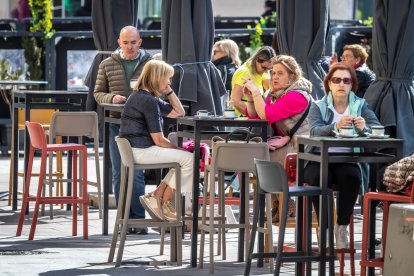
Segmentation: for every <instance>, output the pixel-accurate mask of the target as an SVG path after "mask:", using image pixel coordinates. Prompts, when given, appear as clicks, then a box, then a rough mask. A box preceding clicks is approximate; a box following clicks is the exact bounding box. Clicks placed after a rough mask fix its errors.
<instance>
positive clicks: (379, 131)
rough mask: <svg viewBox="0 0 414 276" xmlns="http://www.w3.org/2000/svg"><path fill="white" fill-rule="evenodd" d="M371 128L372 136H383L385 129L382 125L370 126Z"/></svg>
mask: <svg viewBox="0 0 414 276" xmlns="http://www.w3.org/2000/svg"><path fill="white" fill-rule="evenodd" d="M371 130H372V135H373V136H384V134H385V129H384V127H383V126H372V127H371Z"/></svg>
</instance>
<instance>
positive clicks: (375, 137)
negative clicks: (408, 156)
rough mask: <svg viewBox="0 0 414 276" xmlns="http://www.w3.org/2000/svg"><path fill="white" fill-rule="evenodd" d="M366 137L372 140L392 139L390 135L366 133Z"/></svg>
mask: <svg viewBox="0 0 414 276" xmlns="http://www.w3.org/2000/svg"><path fill="white" fill-rule="evenodd" d="M366 135H367V136H368V138H371V139H386V138H389V137H390V136H389V135H388V134H385V135H372V134H371V133H366Z"/></svg>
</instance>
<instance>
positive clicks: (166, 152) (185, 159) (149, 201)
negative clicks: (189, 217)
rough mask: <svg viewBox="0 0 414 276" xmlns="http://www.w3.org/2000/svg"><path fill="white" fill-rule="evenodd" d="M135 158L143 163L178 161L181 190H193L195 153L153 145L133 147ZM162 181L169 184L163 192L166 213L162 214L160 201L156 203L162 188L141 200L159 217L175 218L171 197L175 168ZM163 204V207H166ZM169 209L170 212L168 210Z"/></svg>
mask: <svg viewBox="0 0 414 276" xmlns="http://www.w3.org/2000/svg"><path fill="white" fill-rule="evenodd" d="M133 154H134V159H135V160H139V163H141V164H154V163H156V160H163V162H165V163H170V162H177V163H179V164H180V166H181V183H180V184H181V191H182V192H189V191H191V190H192V179H193V154H192V153H189V152H187V151H183V150H178V149H169V148H162V147H157V146H153V147H150V148H147V149H137V148H134V149H133ZM162 183H165V184H166V185H168V186H167V187H165V188H164V190H163V192H162V197H161V199H162V202H163V203H168V205H165V206H167V207H168V208H162V209H163V210H161V212H163V211H164V214H160V210H159V207H158V205H159V203H157V204H156V201H157V200H159V198H160V197H159V195H160V190H159V189H156V190H155V191H154V192H153V193H152V196H151V195H145V196H142V197H141V200H142V201H141V202H142V203H143V204H144V205H145V207H146V209H147V210H149V213H150V214H152V215H155V216H156V217H157V218H161V217H162V216H164V218H166V219H175V218H174V216H175V210H173V208H170V207H172V205H171V204H170V203H171V199H172V198H173V197H174V192H175V189H176V183H175V170H174V169H171V170H170V171H169V172H168V174H167V175H166V176H165V177H164V179H163V181H162ZM154 194H155V196H154ZM165 206H163V204H161V207H165ZM167 211H168V212H167Z"/></svg>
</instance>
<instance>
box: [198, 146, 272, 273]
mask: <svg viewBox="0 0 414 276" xmlns="http://www.w3.org/2000/svg"><path fill="white" fill-rule="evenodd" d="M254 158H260V159H267V160H269V148H268V146H267V144H266V143H237V142H235V143H231V142H229V143H217V144H216V145H215V146H214V149H213V156H212V162H211V165H210V166H209V167H208V168H207V167H206V170H208V173H207V171H206V172H205V176H206V181H205V185H204V190H203V209H202V220H201V225H200V226H199V227H200V230H201V239H200V259H199V268H203V262H204V243H205V232H206V231H208V232H209V238H210V239H209V242H210V266H209V272H210V273H213V272H214V242H213V238H214V232H215V228H218V229H219V231H218V233H219V237H220V235H221V238H219V245H218V246H222V249H223V250H222V251H223V255H222V257H223V260H224V259H226V235H225V234H226V231H224V229H225V228H239V229H243V230H244V236H245V237H244V243H245V244H244V245H243V244H239V259H241V256H244V255H246V256H247V248H248V245H249V239H248V235H249V228H250V222H249V195H248V191H249V190H248V188H247V187H242V193H243V190H244V191H245V193H246V194H245V195H244V196H245V201H244V202H241V204H240V205H241V212H243V211H242V210H243V208H242V207H244V214H241V218H242V217H244V221H242V220H240V221H239V223H238V224H225V212H224V210H225V204H224V201H225V195H224V181H223V179H224V172H241V173H245V174H248V173H255V169H254V162H253V160H254ZM216 173H217V174H218V212H219V217H215V216H214V205H215V196H214V194H215V190H216V189H215V174H216ZM246 178H248V177H246ZM248 182H249V181H248V180H247V179H246V181H245V183H246V184H247V183H248ZM246 186H247V185H246ZM208 192H209V196H208ZM241 196H242V195H241ZM207 197H209V198H210V200H209V202H208V203H207ZM207 205H209V206H210V214H209V217H208V219H207ZM243 205H244V206H243ZM215 221H216V222H215ZM241 234H243V232H242V231H241ZM239 239H241V236H239ZM241 246H244V248H245V251H244V252H241V250H240V248H241ZM240 255H241V256H240Z"/></svg>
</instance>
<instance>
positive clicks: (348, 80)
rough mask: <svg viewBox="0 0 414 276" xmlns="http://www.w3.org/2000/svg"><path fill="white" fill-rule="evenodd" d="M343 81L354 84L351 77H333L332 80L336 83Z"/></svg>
mask: <svg viewBox="0 0 414 276" xmlns="http://www.w3.org/2000/svg"><path fill="white" fill-rule="evenodd" d="M341 81H342V82H343V83H344V84H352V79H351V78H343V79H341V78H337V77H332V78H331V82H333V83H335V84H340V83H341Z"/></svg>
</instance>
